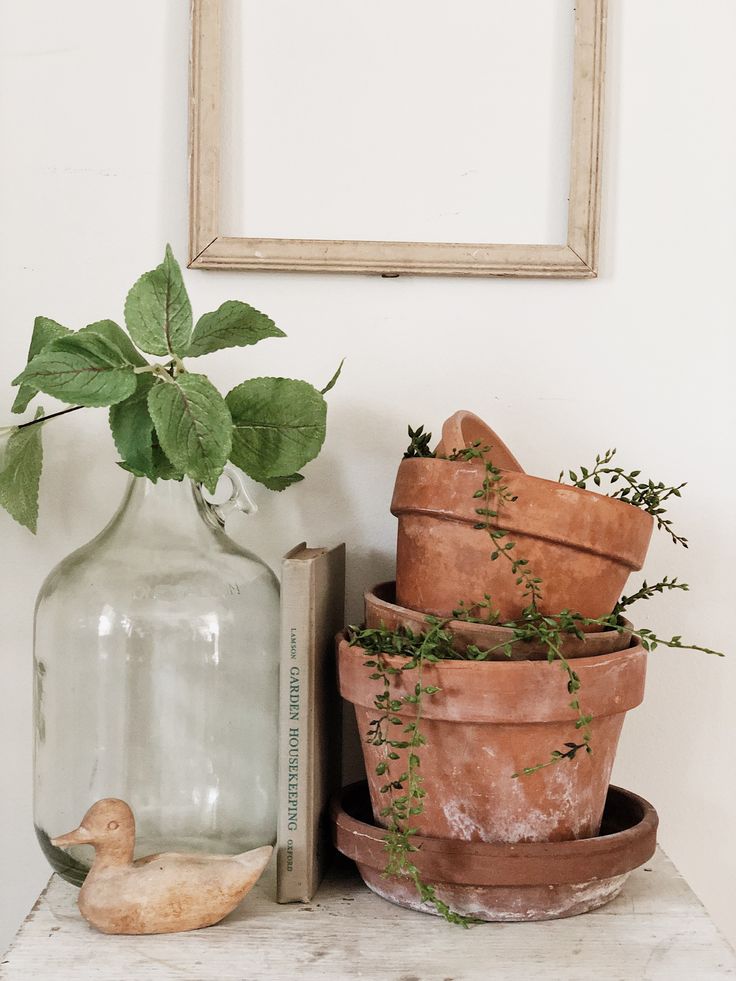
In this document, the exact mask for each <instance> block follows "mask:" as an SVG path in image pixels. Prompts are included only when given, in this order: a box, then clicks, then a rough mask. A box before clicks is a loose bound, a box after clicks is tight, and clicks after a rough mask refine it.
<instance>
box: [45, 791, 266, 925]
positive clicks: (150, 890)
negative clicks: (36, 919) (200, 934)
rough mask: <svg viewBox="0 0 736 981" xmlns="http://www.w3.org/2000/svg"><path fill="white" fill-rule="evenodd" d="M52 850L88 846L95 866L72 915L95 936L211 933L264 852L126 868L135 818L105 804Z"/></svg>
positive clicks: (258, 868)
mask: <svg viewBox="0 0 736 981" xmlns="http://www.w3.org/2000/svg"><path fill="white" fill-rule="evenodd" d="M51 844H52V845H56V846H57V847H59V848H68V847H69V846H70V845H92V846H93V847H94V849H95V859H94V862H93V864H92V868H91V869H90V871H89V873H88V874H87V878H86V879H85V880H84V885H83V886H82V888H81V890H80V893H79V900H78V903H79V911H80V912H81V914H82V916H83V917H84V918H85V920H87V921H88V922H89V923H91V924H92V926H94V927H96V928H97V929H98V930H101V931H102V932H103V933H128V934H141V933H178V932H180V931H183V930H197V929H199V928H200V927H206V926H212V924H213V923H218V922H219V921H220V920H221V919H222V918H223V917H224V916H227V914H228V913H230V912H232V910H234V909H235V907H236V906H237V905H238V903H239V902H240V901H241V900H242V899H243V897H244V896H246V895H247V893H249V892H250V890H251V889H252V888H253V886H254V885H255V884H256V882H257V881H258V879H259V878H260V876H261V873H262V872H263V870H264V869H265V868H266V866H267V865H268V862H269V859H270V858H271V852H272V851H273V848H272V847H271V846H270V845H266V846H264V847H263V848H254V849H253V850H252V851H249V852H243V854H242V855H195V854H190V855H186V854H180V853H178V852H170V853H163V854H160V855H149V856H148V857H147V858H141V859H138V861H136V862H134V861H133V848H134V846H135V819H134V817H133V812H132V811H131V809H130V807H128V805H127V804H126V803H125V801H122V800H116V799H115V798H113V797H108V798H105V799H104V800H98V801H97V803H96V804H93V805H92V807H90V809H89V810H88V811H87V813H86V814H85V815H84V818H83V820H82V823H81V824H80V825H79V827H78V828H77V829H76V830H75V831H70V832H69V834H65V835H61V836H60V837H59V838H53V839H52V841H51Z"/></svg>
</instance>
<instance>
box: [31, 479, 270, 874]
mask: <svg viewBox="0 0 736 981" xmlns="http://www.w3.org/2000/svg"><path fill="white" fill-rule="evenodd" d="M226 475H227V476H228V477H229V479H230V481H231V483H232V494H231V497H230V499H229V500H228V501H227V502H226V503H225V504H223V505H213V504H210V503H208V502H207V501H205V500H204V498H203V497H202V494H201V490H200V488H199V487H198V486H196V485H194V484H192V483H191V482H190V481H189V480H188V479H184V480H183V481H181V482H177V481H175V480H165V481H164V480H162V481H159V482H158V483H157V484H153V483H151V482H150V481H149V480H147V479H145V478H137V477H131V479H130V482H129V484H128V488H127V490H126V493H125V496H124V498H123V501H122V504H121V506H120V508H119V509H118V511H117V513H116V514H115V516H114V517H113V519H112V521H111V522H110V524H109V525H108V526H107V527H106V528H105V529H104V530H103V531H102V532H101V533H100V534H99V535H98V536H97V537H96V538H94V539H93V540H92V541H91V542H89V544H87V545H85V546H83V547H82V548H80V549H79V550H77V551H76V552H74V553H72V554H71V555H70V556H68V557H67V558H66V559H64V560H63V561H62V562H61V563H60V564H59V565H58V566H57V567H56V568H55V569H54V570H53V571H52V572H51V573H50V575H49V576H48V578H47V579H46V581H45V582H44V584H43V586H42V587H41V591H40V593H39V597H38V602H37V605H36V626H35V652H34V662H35V697H34V703H35V824H36V832H37V835H38V838H39V841H40V842H41V846H42V848H43V850H44V852H45V854H46V856H47V857H48V859H49V861H50V862H51V865H52V866H53V867H54V869H55V870H56V871H57V872H59V873H60V874H61V875H62V876H64V878H66V879H68V880H69V881H70V882H76V883H77V884H79V883H81V881H82V880H83V878H84V875H85V874H86V871H87V869H88V868H89V866H90V864H91V859H92V851H91V849H89V848H88V847H86V846H77V847H76V848H71V849H70V850H69V851H68V852H65V851H62V850H60V849H58V848H55V847H53V846H52V845H51V843H50V841H49V838H51V837H53V836H54V835H57V834H60V833H62V832H64V831H65V830H66V829H68V828H72V827H76V826H77V824H79V822H80V820H81V818H82V816H83V815H84V813H85V811H86V810H87V808H88V807H89V806H90V805H91V804H93V803H94V802H95V801H96V800H98V799H99V798H102V797H120V798H122V799H123V800H126V801H127V802H128V803H129V804H130V805H131V807H132V808H133V812H134V814H135V817H136V824H137V832H138V837H137V848H136V857H138V856H141V855H146V854H151V853H153V852H160V851H200V852H213V853H236V852H243V851H246V850H247V849H249V848H254V847H256V846H259V845H266V844H271V843H273V841H274V839H275V834H276V780H277V724H278V719H277V714H278V624H279V589H278V584H277V581H276V578H275V576H274V575H273V573H272V572H271V570H270V569H269V568H268V567H267V566H266V565H265V564H264V563H263V562H261V560H260V559H258V558H257V557H256V556H254V555H252V554H250V553H249V552H247V551H245V550H244V549H242V548H240V547H239V546H238V545H236V544H235V542H233V541H232V540H231V539H230V538H229V537H228V536H227V535H226V534H225V531H224V516H225V514H226V513H227V512H228V511H231V510H243V511H252V510H254V508H253V505H252V504H251V502H250V501H249V499H248V496H247V494H246V493H245V489H244V487H243V485H242V482H241V479H240V476H239V474H238V473H237V471H233V470H232V469H231V468H230V467H226Z"/></svg>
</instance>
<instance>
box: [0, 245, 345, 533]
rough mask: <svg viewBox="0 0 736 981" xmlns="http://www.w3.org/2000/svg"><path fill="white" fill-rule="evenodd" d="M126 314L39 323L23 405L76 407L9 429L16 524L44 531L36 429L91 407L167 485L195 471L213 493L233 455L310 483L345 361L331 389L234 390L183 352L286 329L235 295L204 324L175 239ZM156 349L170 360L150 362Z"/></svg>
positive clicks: (280, 483)
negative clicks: (42, 401) (80, 323)
mask: <svg viewBox="0 0 736 981" xmlns="http://www.w3.org/2000/svg"><path fill="white" fill-rule="evenodd" d="M124 315H125V325H126V330H124V329H123V328H122V327H120V326H118V324H116V323H115V322H114V321H112V320H101V321H98V322H96V323H93V324H90V325H89V326H87V327H83V328H81V329H80V330H77V331H72V330H70V329H69V328H67V327H64V326H63V325H62V324H59V323H57V322H56V321H54V320H51V319H50V318H48V317H37V318H36V320H35V322H34V327H33V333H32V336H31V343H30V347H29V351H28V360H27V364H26V367H25V368H24V370H23V371H22V372H21V373H20V374H19V375H18V376H17V377H16V378H15V380H14V381H13V384H14V385H17V386H18V393H17V395H16V398H15V401H14V403H13V412H16V413H22V412H25V410H26V409H27V407H28V405H29V403H30V401H31V400H32V399H33V398H34V397H35V396H36V395H37V394H38V393H39V392H43V393H44V394H47V395H50V396H53V397H54V398H57V399H59V400H61V401H62V402H66V403H67V404H68V405H70V408H68V409H63V410H61V411H59V412H54V413H51V414H49V415H48V416H44V415H43V414H42V413H41V415H40V416H39V415H37V417H36V418H35V419H33V420H31V421H30V422H26V423H23V424H21V425H20V426H17V427H10V428H9V429H8V430H7V433H6V436H7V439H8V443H7V446H6V450H5V456H4V459H3V461H2V463H0V505H2V507H4V508H5V509H6V510H7V511H8V512H9V513H10V514H11V515H12V516H13V517H14V518H15V519H16V520H18V521H20V523H21V524H23V525H25V526H26V527H28V528H30V529H31V530H32V531H35V530H36V524H37V518H38V487H39V481H40V475H41V466H42V461H43V454H42V450H41V437H40V432H41V428H42V427H41V426H36V424H38V423H45V422H47V421H49V420H50V419H55V418H57V417H59V416H62V415H66V414H68V413H70V412H74V411H77V410H79V409H82V408H94V407H106V408H108V412H109V423H110V429H111V432H112V436H113V440H114V442H115V445H116V447H117V449H118V452H119V453H120V457H121V459H120V463H119V465H120V466H121V467H122V468H123V469H124V470H127V471H128V472H129V473H132V474H134V475H135V476H137V477H145V478H148V479H149V480H151V481H153V482H156V481H157V480H182V479H183V478H184V477H185V476H186V477H189V478H190V479H192V480H194V481H196V482H198V483H201V484H204V486H205V487H207V488H208V490H210V491H213V490H214V488H215V486H216V484H217V481H218V479H219V477H220V475H221V474H222V471H223V468H224V466H225V464H226V462H227V461H228V460H230V461H231V462H232V463H233V464H234V465H235V466H236V467H239V468H240V469H241V470H243V471H244V472H245V473H247V474H248V475H249V476H250V477H252V478H253V479H254V480H257V481H259V482H260V483H262V484H264V486H266V487H268V488H269V489H271V490H279V491H281V490H284V489H285V488H287V487H289V486H290V485H291V484H294V483H296V482H297V481H300V480H302V479H303V475H302V474H301V473H300V472H299V471H300V470H301V469H302V467H304V466H305V465H306V464H307V463H309V462H310V461H311V460H313V459H314V458H315V457H316V456H317V455H318V453H319V452H320V449H321V448H322V444H323V443H324V439H325V435H326V419H327V403H326V401H325V397H324V396H325V394H326V393H327V392H329V391H330V389H331V388H332V387H333V386H334V385H335V383H336V382H337V380H338V378H339V376H340V372H341V370H342V363H341V364H340V366H339V367H338V369H337V371H336V372H335V374H334V375H333V376H332V378H331V379H330V381H329V382H328V383H327V385H326V386H325V387H324V388H322V389H321V390H320V389H317V388H315V387H314V386H313V385H310V384H309V383H308V382H305V381H300V380H297V379H292V378H251V379H249V380H248V381H244V382H243V383H241V384H240V385H237V386H236V387H235V388H234V389H233V390H232V391H231V392H229V393H228V394H227V395H225V396H224V397H223V395H221V394H220V392H219V391H218V390H217V388H216V387H215V386H214V385H213V384H212V382H211V381H210V380H209V378H208V377H207V376H206V375H204V374H201V373H198V372H193V371H190V370H189V367H188V366H187V364H186V363H185V360H184V359H185V358H199V357H201V356H203V355H206V354H210V353H212V352H214V351H218V350H222V349H225V348H236V347H248V346H251V345H253V344H257V343H258V342H259V341H261V340H264V339H266V338H280V337H285V336H286V335H285V334H284V332H283V331H282V330H280V329H279V328H278V327H276V325H275V324H274V322H273V321H272V320H271V318H270V317H267V316H266V315H265V314H264V313H261V312H260V311H259V310H256V309H255V307H252V306H250V305H249V304H248V303H244V302H242V301H240V300H228V301H227V302H225V303H223V304H222V305H221V306H220V307H218V309H217V310H214V311H212V312H210V313H205V314H204V315H203V316H202V317H200V318H199V320H198V321H197V323H196V324H194V320H193V315H192V307H191V303H190V301H189V296H188V294H187V290H186V287H185V285H184V280H183V277H182V273H181V269H180V267H179V264H178V263H177V261H176V259H175V258H174V255H173V253H172V251H171V247H170V246H167V247H166V253H165V256H164V259H163V262H162V263H161V264H160V265H159V266H157V267H156V268H155V269H153V270H151V271H150V272H147V273H144V274H143V275H142V276H141V277H140V278H139V279H138V280H137V282H136V283H135V284H134V285H133V287H132V288H131V290H130V291H129V293H128V295H127V298H126V301H125V311H124ZM145 355H153V356H155V357H162V358H164V359H165V360H164V361H163V362H155V363H151V362H149V360H148V359H147V358H146V357H145ZM33 426H36V428H35V429H31V428H30V427H33ZM30 433H33V435H30ZM21 434H25V435H21Z"/></svg>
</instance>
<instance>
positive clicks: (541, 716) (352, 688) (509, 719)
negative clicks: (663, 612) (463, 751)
mask: <svg viewBox="0 0 736 981" xmlns="http://www.w3.org/2000/svg"><path fill="white" fill-rule="evenodd" d="M371 656H372V655H371V653H370V652H368V651H365V650H364V649H363V648H361V647H359V646H356V645H354V644H350V643H349V641H348V640H347V638H346V636H345V634H344V633H343V634H339V635H338V637H337V661H338V681H339V689H340V694H341V695H342V697H343V698H344V699H345V700H346V701H348V702H350V703H351V704H352V705H356V706H360V707H361V708H363V709H372V708H373V707H374V704H375V701H374V699H375V687H376V682H375V680H371V678H370V673H369V671H368V670H367V669H366V668H365V664H364V662H365V658H366V657H369V658H370V657H371ZM384 657H385V658H386V660H387V662H388V664H389V665H390V666H395V667H400V666H401V665H402V664H403V663H405V662H406V660H407V658H406V657H403V656H401V655H398V654H386V655H384ZM646 663H647V654H646V651H645V650H644V648H643V647H642V646H641V645H637V644H632V646H631V647H628V648H626V649H625V650H622V651H613V652H611V653H608V654H599V655H596V656H594V657H585V658H576V660H575V662H574V664H575V672H576V673H577V675H578V676H579V678H580V682H581V685H582V688H581V692H584V697H583V696H581V700H582V701H583V703H584V708H585V710H586V711H587V712H589V713H590V714H591V715H592V716H593V718H594V719H602V718H608V717H610V716H623V715H624V714H625V713H626V712H628V711H630V710H631V709H633V708H636V707H637V706H638V705H640V704H641V702H642V700H643V698H644V681H645V677H646ZM415 681H416V679H415V678H410V679H408V680H405V679H404V678H403V677H402V674H401V672H398V673H397V674H396V675H393V676H392V681H391V690H392V692H395V695H396V697H401V696H402V695H404V694H408V693H410V691H412V690H413V686H414V682H415ZM424 683H425V684H433V685H436V686H437V687H438V688H440V689H441V691H442V697H441V698H440V697H438V698H436V699H435V698H430V699H428V700H425V701H424V704H423V707H422V713H423V716H424V718H425V719H427V720H430V719H432V720H437V721H444V722H446V723H448V724H451V725H469V724H470V725H472V724H475V723H479V724H481V725H498V726H528V725H544V724H546V723H559V722H574V721H575V720H577V717H578V715H577V711H576V710H575V709H574V708H573V706H572V704H571V697H570V694H569V692H568V691H567V687H566V684H565V679H564V675H563V672H562V671H561V670H560V667H559V665H558V664H554V663H552V664H550V663H549V662H548V661H546V660H542V661H532V660H527V661H466V660H458V661H454V660H440V661H436V662H434V663H431V664H426V665H425V667H424ZM395 715H396V716H398V717H400V718H407V719H411V718H413V717H414V716H415V715H416V708H415V706H413V705H411V704H404V705H402V707H401V708H400V709H398V710H397V711H396V712H395Z"/></svg>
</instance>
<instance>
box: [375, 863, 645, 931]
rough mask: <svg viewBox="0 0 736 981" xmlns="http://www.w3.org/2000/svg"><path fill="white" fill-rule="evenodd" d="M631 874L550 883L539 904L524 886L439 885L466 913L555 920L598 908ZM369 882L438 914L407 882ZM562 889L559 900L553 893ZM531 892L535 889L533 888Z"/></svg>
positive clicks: (396, 899)
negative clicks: (588, 880) (568, 882)
mask: <svg viewBox="0 0 736 981" xmlns="http://www.w3.org/2000/svg"><path fill="white" fill-rule="evenodd" d="M628 876H629V873H628V872H626V873H624V874H623V875H617V876H613V877H612V878H610V879H602V880H592V881H590V882H582V883H578V884H575V885H564V886H552V885H551V886H550V887H549V892H550V897H549V902H541V901H540V899H539V894H538V892H537V897H536V903H530V898H531V897H530V896H529V895H527V894H526V893H527V890H526V889H525V888H524V887H523V886H521V887H513V886H507V887H499V886H447V887H443V886H442V884H438V886H439V888H438V893H439V896H440V898H441V899H444V900H445V902H447V903H449V905H450V906H451V908H452V909H454V910H455V911H456V912H458V913H463V914H464V915H465V916H471V917H477V918H478V919H481V920H487V921H491V922H497V923H504V922H505V923H518V922H524V921H528V920H552V919H558V918H560V917H564V916H575V915H577V914H579V913H587V912H589V911H590V910H593V909H597V908H598V907H599V906H603V905H605V903H609V902H611V900H612V899H615V898H616V896H617V895H618V894H619V892H620V891H621V888H622V887H623V884H624V883H625V881H626V879H627V878H628ZM366 885H367V886H368V888H369V889H371V890H372V891H373V892H375V893H376V894H377V895H378V896H380V897H381V898H382V899H387V900H388V901H389V902H393V903H398V904H399V905H400V906H405V907H407V908H409V909H413V910H417V911H418V912H422V913H431V914H433V915H435V916H437V915H439V914H438V913H437V910H436V909H435V908H434V907H433V906H431V905H430V904H429V903H422V902H421V901H420V899H419V897H418V896H417V894H416V892H414V891H413V889H412V888H411V887H410V886H409V885H408V884H404V883H398V882H395V881H393V882H391V884H389V883H388V882H385V881H384V880H379V879H378V877H373V876H371V881H367V882H366ZM556 890H559V891H560V893H561V894H560V895H559V897H558V902H556V903H554V900H553V894H554V893H555V891H556ZM529 891H531V892H532V893H533V892H535V891H536V890H535V889H534V888H533V887H532V888H531V889H530V890H529Z"/></svg>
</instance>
